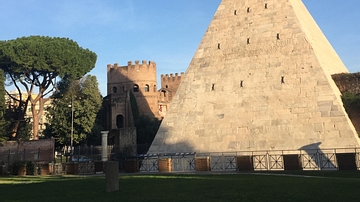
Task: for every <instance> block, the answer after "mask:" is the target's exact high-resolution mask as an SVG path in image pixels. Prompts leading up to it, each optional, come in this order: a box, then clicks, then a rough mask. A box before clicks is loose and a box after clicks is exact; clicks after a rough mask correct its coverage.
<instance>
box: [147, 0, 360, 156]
mask: <svg viewBox="0 0 360 202" xmlns="http://www.w3.org/2000/svg"><path fill="white" fill-rule="evenodd" d="M265 4H266V6H265ZM235 10H236V12H235ZM341 72H348V70H347V69H346V67H345V65H344V64H343V63H342V61H341V59H340V58H339V57H338V55H337V54H336V52H335V51H334V49H333V48H332V46H331V45H330V43H329V42H328V41H327V39H326V37H325V36H324V35H323V33H322V32H321V30H320V28H319V27H318V26H317V24H316V22H315V21H314V20H313V18H312V17H311V15H310V14H309V12H308V11H307V9H306V7H305V6H304V5H303V3H302V2H301V1H300V0H273V1H271V2H269V1H263V0H248V1H239V0H223V1H222V3H221V4H220V6H219V8H218V10H217V12H216V14H215V16H214V18H213V20H212V22H211V24H210V25H209V27H208V30H207V31H206V33H205V35H204V37H203V39H202V41H201V43H200V45H199V48H198V50H197V52H196V53H195V55H194V58H193V60H192V61H191V63H190V65H189V68H188V70H187V72H186V76H185V77H184V78H183V79H182V83H181V84H180V86H179V89H178V91H177V93H176V95H175V97H174V99H173V101H172V104H171V107H170V109H169V110H168V112H167V115H166V117H165V118H164V120H163V122H162V125H161V128H160V130H159V132H158V134H157V136H156V137H155V140H154V142H153V144H152V146H151V148H150V150H149V153H163V152H165V153H172V152H190V151H194V152H232V151H243V150H268V149H281V150H294V149H299V148H307V149H309V148H334V147H346V148H347V147H355V146H359V138H358V137H357V133H356V131H355V129H354V127H353V125H352V123H351V122H350V120H349V118H348V116H347V114H346V112H345V110H344V108H343V103H342V101H341V97H340V95H341V94H340V91H339V89H338V88H337V86H336V85H335V83H334V81H333V80H332V78H331V75H332V74H335V73H341ZM163 131H166V133H164V132H163ZM159 138H160V139H161V140H158V139H159Z"/></svg>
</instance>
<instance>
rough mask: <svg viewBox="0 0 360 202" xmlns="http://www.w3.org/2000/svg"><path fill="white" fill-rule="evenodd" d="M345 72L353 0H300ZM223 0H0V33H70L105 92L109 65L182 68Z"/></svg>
mask: <svg viewBox="0 0 360 202" xmlns="http://www.w3.org/2000/svg"><path fill="white" fill-rule="evenodd" d="M303 2H304V4H305V5H306V6H307V8H308V10H309V11H310V13H311V14H312V16H313V17H314V19H315V20H316V22H317V23H318V25H319V26H320V28H321V29H322V30H323V32H324V34H325V35H326V37H327V38H328V40H329V41H330V43H331V44H332V45H333V47H334V48H335V50H336V51H337V53H338V54H339V56H340V57H341V59H342V60H343V62H344V63H345V65H346V66H347V68H348V70H349V71H350V72H358V71H359V70H360V12H358V0H357V1H355V0H345V1H339V0H303ZM219 4H220V0H187V1H186V0H151V1H150V0H52V1H49V0H11V1H9V0H0V5H1V6H0V20H1V25H2V26H1V31H0V40H9V39H15V38H18V37H22V36H30V35H42V36H52V37H55V36H56V37H66V38H70V39H72V40H74V41H76V42H78V44H79V45H80V46H82V47H83V48H89V49H90V50H92V51H94V52H96V53H97V55H98V60H97V63H96V66H95V68H94V69H93V70H92V71H91V72H90V74H92V75H96V77H97V79H98V81H99V88H100V91H101V93H102V95H103V96H105V95H106V82H107V77H106V66H107V64H114V63H118V64H119V65H121V66H124V65H127V62H128V61H134V60H140V61H141V60H147V61H150V60H151V61H154V62H156V64H157V74H158V78H159V76H160V74H170V73H180V72H185V71H186V69H187V67H188V65H189V63H190V61H191V59H192V57H193V55H194V53H195V51H196V49H197V47H198V45H199V43H200V41H201V39H202V37H203V35H204V33H205V31H206V28H207V27H208V25H209V23H210V22H211V20H212V17H213V15H214V13H215V11H216V9H217V7H218V5H219Z"/></svg>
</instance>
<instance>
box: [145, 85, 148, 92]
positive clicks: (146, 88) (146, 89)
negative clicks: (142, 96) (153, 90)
mask: <svg viewBox="0 0 360 202" xmlns="http://www.w3.org/2000/svg"><path fill="white" fill-rule="evenodd" d="M145 92H149V85H147V84H146V85H145Z"/></svg>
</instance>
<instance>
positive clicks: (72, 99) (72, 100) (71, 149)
mask: <svg viewBox="0 0 360 202" xmlns="http://www.w3.org/2000/svg"><path fill="white" fill-rule="evenodd" d="M73 142H74V96H73V95H72V94H71V134H70V153H71V154H73Z"/></svg>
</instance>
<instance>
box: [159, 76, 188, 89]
mask: <svg viewBox="0 0 360 202" xmlns="http://www.w3.org/2000/svg"><path fill="white" fill-rule="evenodd" d="M184 75H185V73H184V72H181V73H180V75H179V74H178V73H175V74H170V75H169V74H165V75H164V74H162V75H161V88H166V89H169V90H172V91H174V92H175V91H176V90H177V88H178V87H179V85H180V82H181V79H182V77H183V76H184Z"/></svg>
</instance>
